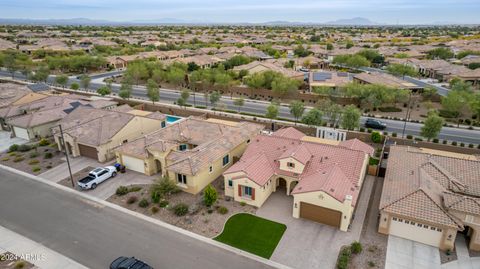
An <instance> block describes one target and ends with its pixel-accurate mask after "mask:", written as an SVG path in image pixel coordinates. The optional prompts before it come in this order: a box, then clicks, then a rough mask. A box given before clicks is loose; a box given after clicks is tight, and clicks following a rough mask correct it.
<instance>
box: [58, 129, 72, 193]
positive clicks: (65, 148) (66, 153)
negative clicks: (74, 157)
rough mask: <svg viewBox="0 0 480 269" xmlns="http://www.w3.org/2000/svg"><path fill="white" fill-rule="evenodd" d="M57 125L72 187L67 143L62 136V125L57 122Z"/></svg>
mask: <svg viewBox="0 0 480 269" xmlns="http://www.w3.org/2000/svg"><path fill="white" fill-rule="evenodd" d="M58 126H59V127H60V136H61V137H62V141H61V146H62V148H64V150H65V158H66V159H67V165H68V173H69V174H70V181H71V182H72V188H75V183H74V182H73V175H72V168H71V167H70V159H69V158H68V152H67V145H66V144H65V138H64V136H63V129H62V125H61V124H59V125H58Z"/></svg>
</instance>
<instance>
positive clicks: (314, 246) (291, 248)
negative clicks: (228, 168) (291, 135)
mask: <svg viewBox="0 0 480 269" xmlns="http://www.w3.org/2000/svg"><path fill="white" fill-rule="evenodd" d="M374 179H375V178H374V177H370V176H368V177H367V178H366V180H365V183H364V188H363V190H362V193H361V194H360V198H359V200H358V203H357V211H356V213H355V219H354V220H353V223H352V225H351V228H350V230H349V231H348V232H342V231H340V230H338V229H337V228H334V227H331V226H328V225H323V224H320V223H317V222H313V221H309V220H305V219H295V218H293V217H292V206H293V197H292V196H287V195H286V194H285V192H284V191H280V190H279V191H277V192H275V193H273V194H272V195H270V197H269V198H268V200H267V201H266V202H265V204H264V205H263V206H262V207H261V208H259V209H258V210H257V215H258V216H260V217H263V218H267V219H270V220H273V221H277V222H280V223H283V224H285V225H287V230H286V231H285V233H284V235H283V237H282V239H281V240H280V243H279V244H278V246H277V248H276V249H275V252H274V253H273V255H272V257H271V258H270V259H271V260H273V261H275V262H279V263H282V264H285V265H287V266H290V267H292V268H302V269H303V268H305V269H309V268H312V269H313V268H334V267H335V263H336V261H337V257H338V252H339V251H340V248H341V247H342V246H343V245H349V244H351V243H352V242H353V241H358V240H359V239H360V232H361V229H362V226H363V221H364V220H365V214H366V209H367V206H368V199H369V197H370V193H371V191H372V187H373V182H374Z"/></svg>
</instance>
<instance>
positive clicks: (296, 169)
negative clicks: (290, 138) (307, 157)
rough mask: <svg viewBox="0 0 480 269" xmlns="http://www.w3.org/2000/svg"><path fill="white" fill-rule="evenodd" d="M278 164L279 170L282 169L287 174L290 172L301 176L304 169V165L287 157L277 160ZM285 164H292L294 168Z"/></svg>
mask: <svg viewBox="0 0 480 269" xmlns="http://www.w3.org/2000/svg"><path fill="white" fill-rule="evenodd" d="M278 162H279V163H280V169H282V170H284V171H289V172H292V173H297V174H301V173H302V172H303V169H304V168H305V165H303V164H302V163H301V162H299V161H297V160H295V159H294V158H292V157H288V158H284V159H281V160H278ZM287 163H294V164H295V167H293V168H292V167H288V165H287Z"/></svg>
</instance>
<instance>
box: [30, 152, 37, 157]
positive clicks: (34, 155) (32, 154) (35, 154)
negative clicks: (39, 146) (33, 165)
mask: <svg viewBox="0 0 480 269" xmlns="http://www.w3.org/2000/svg"><path fill="white" fill-rule="evenodd" d="M37 157H38V152H35V151H34V152H31V153H30V159H33V158H37Z"/></svg>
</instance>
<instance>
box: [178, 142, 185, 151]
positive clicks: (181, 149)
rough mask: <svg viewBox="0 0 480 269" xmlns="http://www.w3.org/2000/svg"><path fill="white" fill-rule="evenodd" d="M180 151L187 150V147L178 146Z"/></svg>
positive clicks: (183, 145)
mask: <svg viewBox="0 0 480 269" xmlns="http://www.w3.org/2000/svg"><path fill="white" fill-rule="evenodd" d="M178 150H180V151H185V150H187V145H186V144H181V145H180V146H178Z"/></svg>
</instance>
